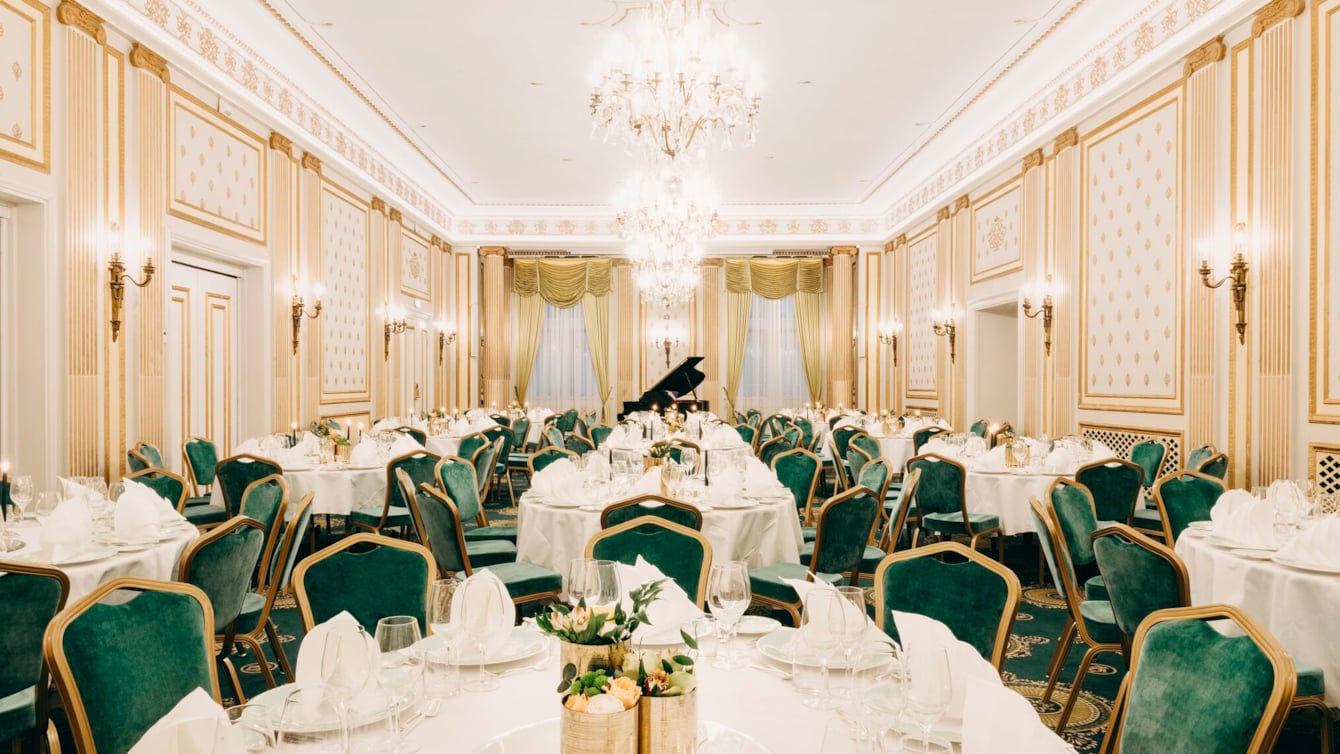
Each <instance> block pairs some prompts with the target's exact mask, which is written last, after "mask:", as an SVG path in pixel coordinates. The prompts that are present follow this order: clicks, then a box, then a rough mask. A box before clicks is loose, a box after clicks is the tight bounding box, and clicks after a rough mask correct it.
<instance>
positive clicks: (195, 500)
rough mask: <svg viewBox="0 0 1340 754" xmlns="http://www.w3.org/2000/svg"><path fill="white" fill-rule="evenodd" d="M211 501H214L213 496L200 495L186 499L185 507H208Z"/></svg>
mask: <svg viewBox="0 0 1340 754" xmlns="http://www.w3.org/2000/svg"><path fill="white" fill-rule="evenodd" d="M213 500H214V496H213V495H201V496H200V497H188V498H186V507H187V508H189V507H191V506H192V505H209V504H210V503H211V502H213Z"/></svg>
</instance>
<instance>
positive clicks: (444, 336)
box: [437, 320, 456, 366]
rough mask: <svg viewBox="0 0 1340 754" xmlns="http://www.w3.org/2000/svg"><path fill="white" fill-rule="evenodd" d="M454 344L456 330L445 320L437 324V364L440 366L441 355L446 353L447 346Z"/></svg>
mask: <svg viewBox="0 0 1340 754" xmlns="http://www.w3.org/2000/svg"><path fill="white" fill-rule="evenodd" d="M455 342H456V328H455V327H454V326H453V325H452V324H451V323H450V322H447V321H445V320H442V321H439V322H438V323H437V363H438V365H439V366H441V364H442V355H443V354H444V353H446V351H447V346H449V345H451V344H452V343H455Z"/></svg>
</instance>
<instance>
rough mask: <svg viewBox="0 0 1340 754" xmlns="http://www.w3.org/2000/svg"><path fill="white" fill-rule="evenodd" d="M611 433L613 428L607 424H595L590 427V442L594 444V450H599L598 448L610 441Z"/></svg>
mask: <svg viewBox="0 0 1340 754" xmlns="http://www.w3.org/2000/svg"><path fill="white" fill-rule="evenodd" d="M613 432H614V427H611V426H610V425H608V424H597V425H595V426H593V427H591V442H593V443H595V446H596V450H600V446H601V445H604V444H605V441H606V440H608V439H610V434H611V433H613Z"/></svg>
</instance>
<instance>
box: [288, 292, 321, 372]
mask: <svg viewBox="0 0 1340 754" xmlns="http://www.w3.org/2000/svg"><path fill="white" fill-rule="evenodd" d="M324 292H325V291H324V289H323V288H322V287H321V286H320V285H318V286H316V290H315V291H314V293H315V294H316V306H315V307H313V308H312V310H311V311H310V312H309V311H307V304H306V303H304V302H303V286H302V285H301V284H300V283H298V278H296V277H295V278H293V300H292V301H291V302H290V303H289V316H291V317H292V318H293V353H295V354H296V353H297V352H298V334H299V333H301V332H302V318H303V317H307V318H309V319H316V318H317V317H320V316H321V294H322V293H324Z"/></svg>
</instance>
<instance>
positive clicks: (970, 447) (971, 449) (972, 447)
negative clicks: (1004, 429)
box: [963, 435, 1005, 461]
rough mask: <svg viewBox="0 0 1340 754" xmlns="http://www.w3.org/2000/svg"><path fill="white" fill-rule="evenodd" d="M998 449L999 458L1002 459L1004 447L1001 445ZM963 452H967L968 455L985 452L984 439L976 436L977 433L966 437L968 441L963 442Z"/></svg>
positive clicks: (977, 454) (1003, 457)
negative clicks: (999, 452) (999, 451)
mask: <svg viewBox="0 0 1340 754" xmlns="http://www.w3.org/2000/svg"><path fill="white" fill-rule="evenodd" d="M1000 450H1001V456H1000V457H1001V460H1002V461H1003V460H1004V459H1005V452H1004V448H1003V447H1002V448H1001V449H1000ZM963 452H964V453H967V454H968V455H974V456H979V455H981V454H983V453H985V452H986V440H984V439H982V438H980V437H978V436H977V435H972V436H971V437H969V438H968V441H967V442H965V443H964V444H963Z"/></svg>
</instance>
